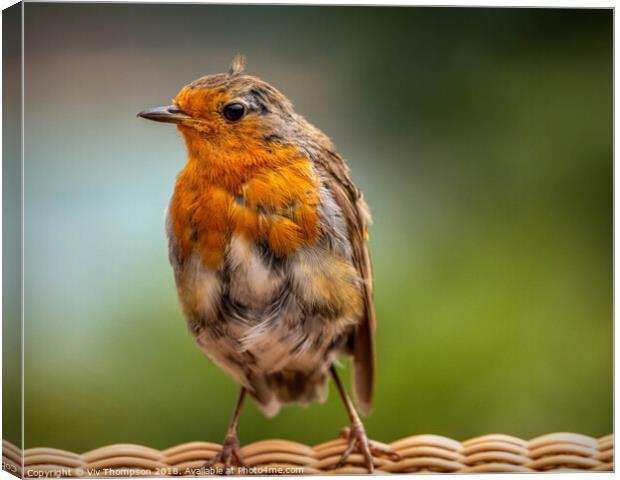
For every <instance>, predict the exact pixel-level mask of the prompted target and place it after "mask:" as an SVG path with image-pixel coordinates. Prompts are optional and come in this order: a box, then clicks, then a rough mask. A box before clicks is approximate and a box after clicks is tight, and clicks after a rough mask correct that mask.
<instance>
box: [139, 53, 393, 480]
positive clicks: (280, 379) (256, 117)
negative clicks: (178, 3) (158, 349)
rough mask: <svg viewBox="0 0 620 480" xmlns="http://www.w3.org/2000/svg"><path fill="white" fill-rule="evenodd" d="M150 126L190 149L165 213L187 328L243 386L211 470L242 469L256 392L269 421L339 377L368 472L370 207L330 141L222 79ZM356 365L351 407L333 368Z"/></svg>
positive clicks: (264, 89) (272, 94) (353, 438)
mask: <svg viewBox="0 0 620 480" xmlns="http://www.w3.org/2000/svg"><path fill="white" fill-rule="evenodd" d="M138 116H139V117H142V118H145V119H148V120H153V121H156V122H164V123H171V124H175V125H176V126H177V129H178V130H179V132H180V133H181V136H182V137H183V140H184V142H185V146H186V149H187V161H186V163H185V166H184V168H183V169H182V171H181V172H180V173H179V175H178V177H177V179H176V184H175V187H174V192H173V195H172V198H171V200H170V204H169V207H168V210H167V215H166V228H165V229H166V233H167V237H168V254H169V260H170V263H171V265H172V269H173V271H174V278H175V283H176V288H177V292H178V297H179V301H180V304H181V307H182V310H183V313H184V316H185V318H186V320H187V324H188V327H189V331H190V332H191V333H192V334H193V336H194V337H195V339H196V341H197V343H198V346H199V347H200V349H201V350H202V351H203V352H204V354H205V355H206V356H207V357H208V358H209V359H210V360H211V361H212V362H213V363H214V364H216V365H217V366H218V367H220V368H221V369H223V370H224V371H225V372H227V373H228V374H229V375H230V376H231V377H232V379H233V380H234V381H235V382H236V383H237V384H238V385H239V386H240V393H239V397H238V399H237V403H236V405H235V409H234V413H233V416H232V420H231V423H230V426H229V428H228V432H227V434H226V436H225V439H224V442H223V444H222V448H221V450H220V451H219V452H218V453H217V454H216V455H215V456H214V457H213V458H212V459H211V460H210V461H208V462H207V464H206V465H205V466H207V467H212V466H213V465H215V464H222V465H224V466H225V468H226V471H225V473H230V472H231V469H232V467H233V466H235V467H243V466H245V463H244V460H243V458H242V454H241V451H240V443H239V439H238V435H237V426H238V423H239V417H240V414H241V410H242V406H243V403H244V399H245V397H246V395H249V396H250V397H251V398H252V399H253V400H254V402H255V403H256V405H257V406H258V407H259V408H260V409H261V410H262V411H263V412H264V414H265V415H267V416H270V417H271V416H273V415H275V414H276V413H277V412H278V411H279V409H280V408H281V406H282V405H286V404H302V405H306V404H308V403H310V402H323V401H325V399H326V397H327V394H328V381H329V379H330V378H331V379H333V381H334V382H335V386H336V388H337V390H338V393H339V395H340V397H341V398H342V401H343V402H344V406H345V408H346V411H347V413H348V416H349V420H350V427H349V428H348V429H345V430H344V435H345V436H346V438H347V442H346V448H345V451H344V452H343V454H342V456H341V457H340V460H339V462H338V463H337V466H341V465H343V464H344V462H345V461H346V459H347V458H348V456H349V455H350V454H351V453H352V452H354V451H357V452H359V453H361V454H362V456H363V459H364V464H365V467H366V468H367V470H368V472H370V473H372V472H373V470H374V462H373V455H375V456H379V455H388V456H390V457H393V458H398V454H396V453H395V452H393V451H391V450H389V449H388V448H386V447H385V446H382V445H381V444H377V443H375V442H373V441H370V440H369V439H368V436H367V434H366V431H365V428H364V426H363V423H362V421H361V419H360V416H359V414H358V412H357V409H356V406H357V407H358V409H359V410H360V411H361V412H362V413H363V414H364V415H368V414H370V411H371V407H372V404H373V397H374V384H375V332H376V315H375V308H374V304H373V280H372V270H371V260H370V255H369V251H368V246H367V240H368V226H369V224H370V221H371V217H370V212H369V208H368V206H367V204H366V202H365V200H364V196H363V194H362V192H361V190H360V189H359V188H358V187H357V186H356V185H355V183H354V182H353V181H352V179H351V174H350V170H349V167H348V166H347V164H346V163H345V161H344V160H343V158H342V157H341V156H340V155H339V154H338V153H337V152H336V149H335V147H334V145H333V143H332V141H331V140H330V139H329V137H328V136H327V135H325V134H324V133H323V132H321V131H320V130H319V129H318V128H316V127H315V126H313V125H312V124H310V123H309V122H308V121H307V120H306V119H305V118H304V117H302V116H301V115H299V114H298V113H296V111H295V109H294V107H293V104H292V103H291V101H290V100H289V99H288V98H287V97H286V96H285V95H284V94H282V93H281V92H280V91H278V90H277V89H276V88H275V87H273V86H272V85H271V84H269V83H267V82H265V81H263V80H261V79H259V78H257V77H255V76H250V75H248V74H246V73H245V58H244V57H243V56H242V55H236V56H235V57H234V59H233V61H232V63H231V65H230V67H229V69H228V71H227V72H225V73H217V74H211V75H206V76H203V77H201V78H198V79H197V80H194V81H192V82H190V83H189V84H187V85H186V86H184V87H183V88H182V89H181V90H180V92H179V93H178V94H177V96H176V97H175V98H174V100H173V102H172V104H171V105H168V106H163V107H154V108H148V109H146V110H144V111H142V112H140V113H139V114H138ZM341 356H344V357H347V356H348V357H352V363H353V382H352V383H353V388H352V389H353V397H354V400H355V404H354V403H353V401H352V400H351V398H350V397H349V395H348V393H347V391H346V389H345V388H344V386H343V383H342V381H341V380H340V378H339V375H338V373H337V370H336V365H337V361H338V359H339V358H340V357H341Z"/></svg>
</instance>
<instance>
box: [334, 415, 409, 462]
mask: <svg viewBox="0 0 620 480" xmlns="http://www.w3.org/2000/svg"><path fill="white" fill-rule="evenodd" d="M340 436H341V437H342V438H346V439H347V440H348V442H347V448H346V449H345V451H344V452H343V453H342V455H341V456H340V460H338V462H337V463H336V465H335V466H334V468H340V467H342V466H343V465H344V464H345V462H346V460H347V458H348V457H349V455H351V453H353V451H354V450H356V449H357V451H358V452H359V453H361V454H362V456H363V457H364V466H365V467H366V469H367V470H368V473H373V472H374V470H375V465H374V461H373V455H374V456H376V457H389V458H391V459H392V460H400V459H402V457H401V456H400V454H399V453H397V452H394V451H393V450H390V449H389V448H387V447H385V446H383V445H381V444H379V443H376V442H374V441H372V440H369V439H368V435H366V430H365V429H364V425H362V422H359V421H358V422H353V423H352V424H351V427H348V428H344V429H342V432H341V433H340Z"/></svg>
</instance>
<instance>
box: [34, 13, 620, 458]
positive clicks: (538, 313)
mask: <svg viewBox="0 0 620 480" xmlns="http://www.w3.org/2000/svg"><path fill="white" fill-rule="evenodd" d="M25 8H26V19H25V26H26V41H25V49H26V72H25V73H26V105H25V109H26V114H25V118H26V122H25V128H26V130H25V131H26V145H25V152H26V159H25V175H26V183H25V191H26V195H27V199H26V217H25V218H26V245H25V251H26V275H25V287H26V308H25V315H26V329H25V334H26V352H25V356H26V364H25V375H26V385H25V408H26V420H25V428H26V431H25V442H26V446H27V447H34V446H41V445H47V446H54V447H58V448H66V449H70V450H77V451H84V450H87V449H90V448H94V447H97V446H100V445H103V444H107V443H110V442H136V443H143V444H147V445H151V446H153V447H157V448H163V447H166V446H170V445H173V444H176V443H178V442H184V441H190V440H196V439H204V440H210V441H220V440H221V439H222V438H223V435H224V433H225V431H226V427H227V423H228V420H229V417H230V414H231V411H232V408H233V405H234V401H235V398H236V390H237V387H236V386H235V385H234V384H233V382H232V381H231V380H230V379H229V378H228V376H227V375H226V374H224V373H223V372H221V371H220V370H218V369H217V368H216V367H214V366H213V365H211V364H210V363H209V362H208V361H207V360H206V359H204V357H203V355H202V354H201V352H200V351H199V350H198V348H196V346H195V345H194V341H193V339H192V338H191V337H190V335H189V334H188V333H187V331H186V329H185V327H184V322H183V320H182V316H181V313H180V309H179V307H178V305H177V300H176V293H175V290H174V285H173V279H172V272H171V270H170V267H169V266H168V263H167V252H166V242H165V237H164V234H163V227H162V225H163V214H162V212H163V211H164V209H165V207H166V204H167V202H168V199H169V196H170V194H171V191H172V187H173V182H174V177H175V175H176V174H177V173H178V171H179V170H180V169H181V168H182V165H183V160H184V156H185V153H184V147H183V145H182V143H181V139H180V138H179V135H178V133H177V132H176V131H174V129H172V128H167V126H165V125H154V124H149V123H147V122H144V121H140V120H138V119H136V118H135V114H136V113H137V112H138V111H139V110H141V109H143V108H144V107H146V106H152V105H157V104H163V103H167V102H168V101H169V99H170V98H171V97H173V96H174V95H175V94H176V92H177V91H178V90H179V89H180V88H181V87H182V86H183V84H184V83H186V82H188V81H190V80H192V79H194V78H196V77H198V76H200V75H203V74H205V73H215V72H218V71H223V70H225V68H226V67H227V65H228V62H229V61H230V59H231V58H232V56H233V55H234V53H236V52H238V51H241V52H244V53H245V54H246V55H247V56H248V71H249V72H250V73H251V74H255V75H257V76H260V77H262V78H264V79H265V80H267V81H270V82H272V83H273V84H274V85H276V86H277V87H278V88H279V89H281V90H282V91H283V92H284V93H285V94H286V95H288V96H289V97H290V98H291V99H292V100H293V101H294V102H295V104H296V107H297V110H298V111H299V112H300V113H302V114H304V115H305V116H306V117H307V118H308V119H309V120H310V121H311V122H313V123H315V124H316V125H318V126H319V127H320V128H321V129H323V130H324V131H326V132H327V133H329V135H330V136H331V137H332V139H333V140H334V141H335V142H336V144H337V145H338V148H339V151H340V153H341V154H342V155H343V156H344V157H345V158H347V159H348V161H349V164H350V166H351V168H352V171H353V176H354V178H355V179H356V181H357V182H358V183H359V185H360V186H361V187H362V188H363V190H364V191H365V194H366V198H367V200H368V202H369V204H370V206H371V208H372V210H373V213H374V218H375V223H374V226H373V227H372V230H371V251H372V254H373V259H374V267H375V277H376V305H377V311H378V319H379V332H378V384H377V400H376V405H375V410H374V414H373V415H372V416H371V417H369V418H368V419H367V427H368V431H369V433H370V435H371V436H373V437H375V438H379V439H382V440H386V441H390V440H392V439H396V438H398V437H401V436H405V435H410V434H415V433H422V432H424V433H429V432H430V433H437V434H443V435H449V436H453V437H456V438H459V439H464V438H467V437H470V436H474V435H479V434H483V433H488V432H500V431H501V432H505V433H509V434H514V435H518V436H522V437H532V436H534V435H538V434H541V433H545V432H549V431H578V432H583V433H586V434H590V435H602V434H606V433H608V432H610V431H611V430H612V195H613V193H612V168H613V165H612V21H613V19H612V10H601V9H599V10H562V9H554V10H546V9H482V8H471V9H458V8H377V7H365V8H364V7H355V8H354V7H285V6H280V7H275V6H274V7H267V6H205V5H122V4H90V5H86V4H81V5H79V4H41V3H34V4H33V3H29V4H26V7H25ZM345 363H346V362H345ZM345 376H346V377H347V378H348V374H345ZM346 420H347V418H346V415H345V412H344V410H343V407H342V405H341V404H340V401H339V399H338V398H337V396H336V395H335V391H333V390H332V392H331V395H330V398H329V400H328V401H327V403H326V404H324V405H313V406H311V407H308V408H302V407H289V408H286V409H284V410H283V411H282V412H281V414H280V415H278V416H277V417H276V418H275V419H266V418H264V417H263V416H262V414H261V413H260V412H259V411H258V410H257V409H256V407H254V406H253V405H249V406H248V408H247V409H246V410H245V411H244V413H243V416H242V419H241V426H240V436H241V440H242V442H249V441H254V440H258V439H262V438H269V437H281V438H288V439H291V440H297V441H301V442H306V443H310V444H312V443H318V442H322V441H325V440H327V439H329V438H332V437H334V436H335V435H336V434H337V433H338V431H339V430H340V428H341V427H342V426H344V425H345V424H346Z"/></svg>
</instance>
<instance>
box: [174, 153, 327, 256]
mask: <svg viewBox="0 0 620 480" xmlns="http://www.w3.org/2000/svg"><path fill="white" fill-rule="evenodd" d="M283 148H287V147H283ZM267 153H271V152H267ZM278 153H279V155H281V156H282V158H277V159H275V161H274V159H272V161H271V162H255V164H254V165H251V166H248V162H247V161H243V162H241V161H239V162H236V163H235V159H234V158H228V161H227V162H225V163H224V162H218V161H215V162H209V165H205V161H204V159H197V158H193V157H192V156H191V155H190V158H189V160H188V163H187V165H186V167H185V168H184V170H183V171H182V172H181V174H180V175H179V177H178V179H177V183H176V187H175V190H174V194H173V197H172V201H171V204H170V217H171V220H172V226H173V229H174V233H175V236H176V240H177V245H178V249H179V253H180V256H181V259H184V258H187V257H188V256H189V255H190V254H191V253H192V252H193V251H194V250H198V251H200V254H201V256H202V260H203V262H204V263H205V264H206V265H207V266H209V267H211V268H217V267H218V266H219V265H220V263H221V261H222V259H223V257H224V253H225V248H226V244H227V242H228V240H229V239H230V236H231V235H232V234H237V235H243V236H246V237H247V238H249V239H251V240H254V241H263V242H265V243H266V244H267V245H268V246H269V248H270V249H271V250H272V251H273V252H274V253H275V254H276V255H278V256H285V255H288V254H290V253H292V252H294V251H295V250H296V249H297V248H299V247H300V246H301V245H303V244H312V243H314V242H315V241H316V238H317V236H318V231H319V217H318V212H317V208H318V204H319V184H318V180H317V179H316V178H315V175H314V173H313V171H312V166H311V164H310V162H309V160H307V159H306V158H303V157H300V156H298V155H297V154H295V155H292V153H293V152H291V151H289V152H285V153H287V155H286V156H284V155H283V152H278ZM239 154H240V153H237V155H239ZM230 157H234V155H231V156H230ZM284 159H285V160H286V161H284ZM219 160H222V159H219ZM218 164H219V165H221V166H220V167H219V168H223V169H224V170H225V171H223V172H222V173H221V175H218V174H217V170H218ZM241 166H244V168H241Z"/></svg>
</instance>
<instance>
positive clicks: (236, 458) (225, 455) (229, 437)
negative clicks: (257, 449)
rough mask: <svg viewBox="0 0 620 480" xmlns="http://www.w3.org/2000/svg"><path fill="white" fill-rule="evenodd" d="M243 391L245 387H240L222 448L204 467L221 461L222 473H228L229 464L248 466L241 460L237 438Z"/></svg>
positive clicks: (209, 466) (229, 471)
mask: <svg viewBox="0 0 620 480" xmlns="http://www.w3.org/2000/svg"><path fill="white" fill-rule="evenodd" d="M245 393H246V390H245V388H244V387H241V392H240V393H239V399H238V400H237V405H236V406H235V412H234V413H233V417H232V420H231V421H230V426H229V427H228V432H227V433H226V438H224V443H223V444H222V449H221V450H220V451H219V452H218V453H217V454H216V455H215V456H214V457H213V458H212V459H211V460H209V461H208V462H207V463H205V466H204V468H205V469H210V468H212V467H213V465H215V464H216V463H221V464H223V465H224V474H225V475H230V474H231V473H232V471H231V465H233V464H234V465H235V466H236V467H243V468H248V466H247V465H246V464H245V463H244V461H243V457H242V456H241V449H240V447H239V439H238V438H237V424H238V423H239V415H240V414H241V407H242V406H243V399H244V398H245Z"/></svg>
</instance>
